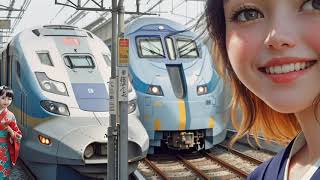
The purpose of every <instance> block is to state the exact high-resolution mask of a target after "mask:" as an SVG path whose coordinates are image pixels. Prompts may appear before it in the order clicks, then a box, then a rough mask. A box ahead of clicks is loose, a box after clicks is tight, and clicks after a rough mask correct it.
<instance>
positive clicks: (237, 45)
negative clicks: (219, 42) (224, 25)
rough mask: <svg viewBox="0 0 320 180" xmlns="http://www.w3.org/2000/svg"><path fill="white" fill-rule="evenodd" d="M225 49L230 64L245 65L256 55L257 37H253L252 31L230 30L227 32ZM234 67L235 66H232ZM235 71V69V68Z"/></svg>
mask: <svg viewBox="0 0 320 180" xmlns="http://www.w3.org/2000/svg"><path fill="white" fill-rule="evenodd" d="M226 40H227V42H226V43H227V44H226V45H227V51H228V56H229V59H230V61H231V64H232V65H233V66H234V65H236V64H238V65H240V66H241V65H243V66H247V65H245V64H247V63H254V62H250V61H252V60H254V57H257V55H256V53H258V48H259V47H261V45H259V41H260V40H259V38H255V36H254V33H248V32H246V33H237V32H230V33H228V34H227V39H226ZM234 68H235V67H234ZM235 71H236V69H235Z"/></svg>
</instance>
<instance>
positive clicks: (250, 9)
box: [224, 0, 320, 113]
mask: <svg viewBox="0 0 320 180" xmlns="http://www.w3.org/2000/svg"><path fill="white" fill-rule="evenodd" d="M224 13H225V18H226V19H225V20H226V47H227V53H228V56H229V59H230V63H231V65H232V68H233V70H234V71H235V73H236V75H237V76H238V78H239V79H240V80H241V82H242V83H243V84H244V85H245V86H246V87H247V88H248V89H249V90H250V91H252V92H253V93H254V94H255V95H256V96H258V97H259V98H261V99H262V100H263V101H264V102H265V103H266V104H268V105H269V106H271V107H272V108H273V109H275V110H276V111H279V112H282V113H296V112H300V111H302V110H304V109H306V108H308V107H311V105H312V102H313V100H314V99H315V98H316V97H317V96H318V95H319V94H320V83H319V81H320V62H319V55H320V33H319V30H320V0H310V1H305V0H225V3H224Z"/></svg>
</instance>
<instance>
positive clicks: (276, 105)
mask: <svg viewBox="0 0 320 180" xmlns="http://www.w3.org/2000/svg"><path fill="white" fill-rule="evenodd" d="M266 103H267V105H268V106H270V107H271V108H272V109H273V110H275V111H277V112H280V113H286V114H288V113H297V112H301V111H303V110H305V109H307V108H309V107H310V105H311V104H312V103H306V104H303V103H301V101H293V100H292V99H291V100H288V101H284V100H283V101H280V102H279V101H277V102H266Z"/></svg>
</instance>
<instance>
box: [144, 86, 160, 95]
mask: <svg viewBox="0 0 320 180" xmlns="http://www.w3.org/2000/svg"><path fill="white" fill-rule="evenodd" d="M147 93H148V94H151V95H156V96H163V92H162V89H161V87H160V86H155V85H149V88H148V91H147Z"/></svg>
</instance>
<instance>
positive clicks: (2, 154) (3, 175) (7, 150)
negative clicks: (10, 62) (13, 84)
mask: <svg viewBox="0 0 320 180" xmlns="http://www.w3.org/2000/svg"><path fill="white" fill-rule="evenodd" d="M12 99H13V91H12V90H11V89H10V88H8V87H6V86H0V179H9V175H10V173H11V168H12V167H13V166H14V165H15V163H16V161H17V159H18V155H19V148H20V140H21V137H22V135H21V131H20V130H19V128H18V126H17V124H16V119H15V116H14V114H13V113H12V112H10V111H9V110H8V109H7V108H8V106H10V104H11V102H12Z"/></svg>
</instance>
